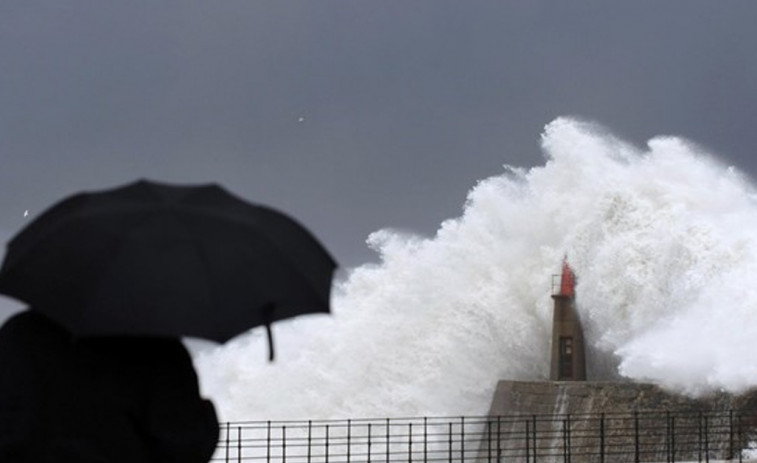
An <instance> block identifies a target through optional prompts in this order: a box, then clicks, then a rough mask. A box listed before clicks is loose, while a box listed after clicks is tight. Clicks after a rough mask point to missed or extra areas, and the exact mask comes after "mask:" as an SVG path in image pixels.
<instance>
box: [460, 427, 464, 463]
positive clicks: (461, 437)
mask: <svg viewBox="0 0 757 463" xmlns="http://www.w3.org/2000/svg"><path fill="white" fill-rule="evenodd" d="M460 461H465V417H464V416H461V417H460Z"/></svg>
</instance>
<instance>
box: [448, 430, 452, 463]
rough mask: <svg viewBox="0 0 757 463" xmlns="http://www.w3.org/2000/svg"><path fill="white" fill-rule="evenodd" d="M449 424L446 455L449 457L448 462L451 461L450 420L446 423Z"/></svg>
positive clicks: (450, 462)
mask: <svg viewBox="0 0 757 463" xmlns="http://www.w3.org/2000/svg"><path fill="white" fill-rule="evenodd" d="M447 424H448V425H449V431H448V432H447V444H448V446H449V448H448V450H447V456H448V457H449V463H452V422H451V421H450V422H449V423H447Z"/></svg>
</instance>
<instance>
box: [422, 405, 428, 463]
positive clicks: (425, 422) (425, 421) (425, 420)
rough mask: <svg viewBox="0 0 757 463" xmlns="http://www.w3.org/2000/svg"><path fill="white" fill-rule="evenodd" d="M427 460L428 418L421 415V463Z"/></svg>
mask: <svg viewBox="0 0 757 463" xmlns="http://www.w3.org/2000/svg"><path fill="white" fill-rule="evenodd" d="M427 461H428V418H427V417H425V416H424V417H423V463H426V462H427Z"/></svg>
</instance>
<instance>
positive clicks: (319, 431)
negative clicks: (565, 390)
mask: <svg viewBox="0 0 757 463" xmlns="http://www.w3.org/2000/svg"><path fill="white" fill-rule="evenodd" d="M756 424H757V414H756V413H755V412H754V411H743V410H742V411H735V410H731V411H722V412H698V411H695V412H637V413H631V414H598V415H597V414H591V415H588V414H587V415H578V414H574V415H517V416H516V415H510V416H483V417H482V416H478V417H433V418H430V417H425V418H424V417H421V418H384V419H359V420H321V421H250V422H232V423H222V425H221V439H220V442H219V447H218V450H217V452H216V454H215V455H214V457H213V459H212V460H211V461H214V462H225V463H230V462H238V463H241V462H266V463H286V462H289V463H350V462H356V463H357V462H386V463H389V462H403V463H412V462H448V463H452V462H466V461H470V462H511V461H512V462H523V463H531V462H534V463H536V462H566V463H571V462H576V463H578V462H596V463H605V462H613V463H614V462H634V463H639V462H670V463H672V462H676V461H707V462H709V461H711V460H713V461H714V460H738V461H741V459H742V449H744V448H746V447H747V445H748V443H749V442H752V441H753V440H754V439H755V438H757V436H755V433H754V429H755V425H756Z"/></svg>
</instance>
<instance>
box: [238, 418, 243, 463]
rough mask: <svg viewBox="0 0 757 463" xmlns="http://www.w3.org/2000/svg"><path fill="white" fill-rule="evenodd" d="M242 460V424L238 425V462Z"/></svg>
mask: <svg viewBox="0 0 757 463" xmlns="http://www.w3.org/2000/svg"><path fill="white" fill-rule="evenodd" d="M241 461H242V426H237V463H241Z"/></svg>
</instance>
